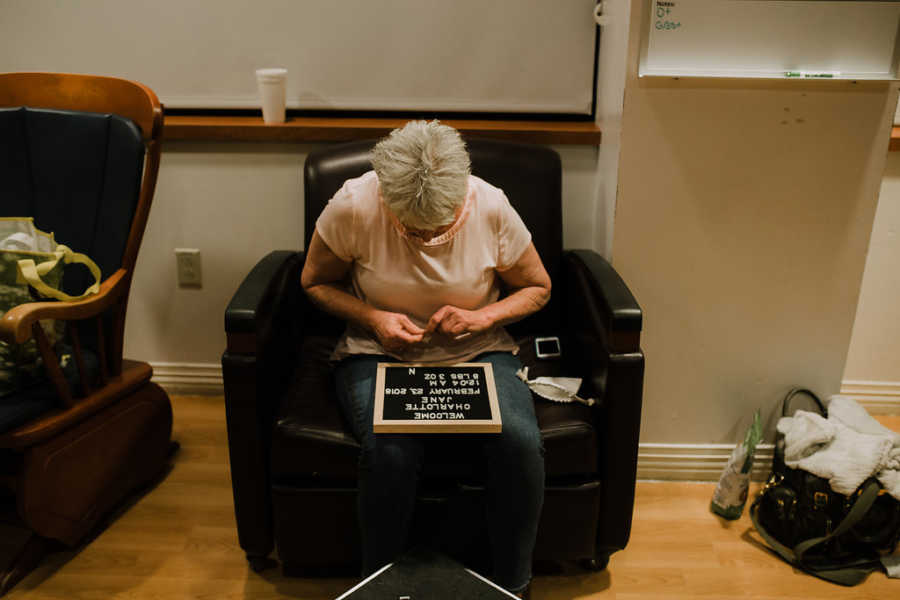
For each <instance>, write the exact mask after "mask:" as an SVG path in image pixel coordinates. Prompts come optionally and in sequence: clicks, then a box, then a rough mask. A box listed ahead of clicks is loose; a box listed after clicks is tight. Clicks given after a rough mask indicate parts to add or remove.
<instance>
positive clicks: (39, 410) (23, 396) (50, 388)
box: [0, 345, 100, 433]
mask: <svg viewBox="0 0 900 600" xmlns="http://www.w3.org/2000/svg"><path fill="white" fill-rule="evenodd" d="M58 351H59V355H60V356H63V357H65V356H67V355H68V356H69V357H71V355H72V354H71V353H72V349H71V348H69V347H67V346H65V345H63V346H61V347H60V348H58ZM82 357H83V360H84V369H85V372H86V374H87V380H88V381H89V382H90V383H91V384H92V385H93V384H94V383H95V382H96V380H97V377H98V376H99V374H100V360H99V358H98V357H97V355H96V354H95V353H94V352H92V351H90V350H88V349H82ZM61 366H62V372H63V375H65V377H66V381H67V382H68V384H69V389H71V390H72V393H73V394H74V395H76V396H79V395H81V377H80V376H79V374H78V367H77V366H76V364H75V360H74V359H68V358H67V359H64V360H63V362H62V364H61ZM57 408H61V405H60V400H59V396H58V395H57V393H56V387H54V385H53V383H52V382H51V381H50V380H49V379H47V378H46V377H43V378H41V379H39V380H37V381H35V382H34V383H33V384H32V385H29V386H28V387H26V388H24V389H22V390H18V391H16V392H15V393H12V394H7V395H5V396H2V397H0V433H3V432H6V431H11V430H12V429H15V428H16V427H18V426H20V425H24V424H25V423H27V422H28V421H31V420H33V419H36V418H37V417H39V416H41V415H42V414H44V413H47V412H50V411H51V410H53V409H57Z"/></svg>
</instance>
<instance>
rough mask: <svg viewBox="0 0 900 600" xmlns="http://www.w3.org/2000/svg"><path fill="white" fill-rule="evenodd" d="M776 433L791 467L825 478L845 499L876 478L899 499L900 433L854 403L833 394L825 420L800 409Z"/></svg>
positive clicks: (783, 422)
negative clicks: (778, 434)
mask: <svg viewBox="0 0 900 600" xmlns="http://www.w3.org/2000/svg"><path fill="white" fill-rule="evenodd" d="M778 431H780V432H781V433H782V434H784V442H785V449H784V453H785V461H784V462H785V464H786V465H787V466H789V467H791V468H794V469H803V470H804V471H808V472H810V473H813V474H814V475H818V476H819V477H824V478H826V479H828V481H829V484H830V485H831V489H833V490H834V491H836V492H838V493H840V494H844V495H847V496H849V495H850V494H852V493H853V492H854V491H856V489H857V488H858V487H859V486H860V485H861V484H862V483H863V482H864V481H865V480H866V479H868V478H869V477H872V476H875V477H877V478H878V479H879V481H881V484H882V485H883V486H884V487H885V489H886V490H887V491H888V493H889V494H891V495H892V496H893V497H894V498H897V499H898V500H900V435H897V434H896V433H894V432H893V431H891V430H889V429H886V428H885V427H883V426H882V425H881V424H880V423H878V422H877V421H875V419H873V418H872V417H871V416H870V415H869V414H868V413H867V412H866V411H865V409H864V408H862V407H861V406H859V404H857V403H856V402H854V401H853V400H851V399H849V398H846V397H843V396H833V397H832V398H831V401H830V403H829V405H828V419H827V420H826V419H824V418H822V417H821V416H820V415H818V414H816V413H810V412H806V411H802V410H798V411H797V412H796V413H795V414H794V416H793V417H785V418H782V419H781V420H780V421H778Z"/></svg>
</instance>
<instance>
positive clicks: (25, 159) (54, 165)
mask: <svg viewBox="0 0 900 600" xmlns="http://www.w3.org/2000/svg"><path fill="white" fill-rule="evenodd" d="M143 160H144V143H143V141H142V138H141V132H140V130H139V129H138V127H137V126H136V125H135V124H134V123H133V122H132V121H130V120H128V119H125V118H122V117H119V116H117V115H110V114H97V113H87V112H75V111H62V110H50V109H35V108H28V107H18V108H0V216H4V217H23V216H31V217H34V221H35V225H36V226H37V227H38V228H39V229H41V230H43V231H47V232H53V233H54V234H55V237H56V241H57V242H58V243H61V244H65V245H67V246H69V247H70V248H72V249H73V250H75V251H76V252H83V253H85V254H87V255H88V256H90V257H91V258H92V259H93V260H94V261H95V262H96V263H97V265H98V266H99V267H100V271H101V274H102V276H103V277H104V278H106V277H108V276H109V275H111V274H112V273H113V272H115V271H116V270H117V269H118V268H120V267H121V266H122V257H123V254H124V252H125V246H126V242H127V240H128V235H129V232H130V229H131V222H132V219H133V217H134V213H135V208H136V206H137V202H138V198H139V195H140V188H141V178H142V169H143ZM65 273H66V274H65V279H64V282H63V288H64V289H65V290H66V291H67V292H69V293H82V292H83V291H84V289H85V287H86V286H87V285H88V277H89V275H88V273H87V272H86V270H85V269H82V268H80V267H73V268H68V269H66V272H65Z"/></svg>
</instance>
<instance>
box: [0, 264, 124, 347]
mask: <svg viewBox="0 0 900 600" xmlns="http://www.w3.org/2000/svg"><path fill="white" fill-rule="evenodd" d="M129 275H130V274H129V272H128V271H127V270H126V269H119V270H118V271H116V272H115V273H113V274H112V275H110V276H109V277H107V278H106V279H105V280H104V281H103V282H102V283H101V284H100V291H99V292H98V293H96V294H94V295H92V296H89V297H88V298H85V299H84V300H78V301H75V302H28V303H27V304H20V305H19V306H16V307H14V308H11V309H10V310H8V311H7V312H6V314H4V315H3V318H2V319H0V340H2V341H4V342H7V343H17V344H21V343H22V342H25V341H27V340H28V339H29V338H30V337H31V327H32V325H33V324H34V323H37V322H38V321H39V320H41V319H58V320H61V321H76V320H80V319H88V318H90V317H94V316H97V315H98V314H100V313H102V312H103V311H105V310H106V309H107V308H109V307H110V306H112V304H114V303H115V302H116V301H117V300H119V298H120V297H121V296H122V295H123V294H124V293H125V292H127V290H128V284H129V283H130V279H131V278H130V277H129Z"/></svg>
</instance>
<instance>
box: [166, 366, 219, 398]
mask: <svg viewBox="0 0 900 600" xmlns="http://www.w3.org/2000/svg"><path fill="white" fill-rule="evenodd" d="M150 366H151V367H153V379H152V381H153V382H154V383H157V384H159V385H160V386H161V387H162V388H163V389H164V390H166V391H167V392H169V393H170V394H197V395H222V394H223V393H224V392H225V386H224V384H223V382H222V365H220V364H216V363H171V362H151V363H150Z"/></svg>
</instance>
